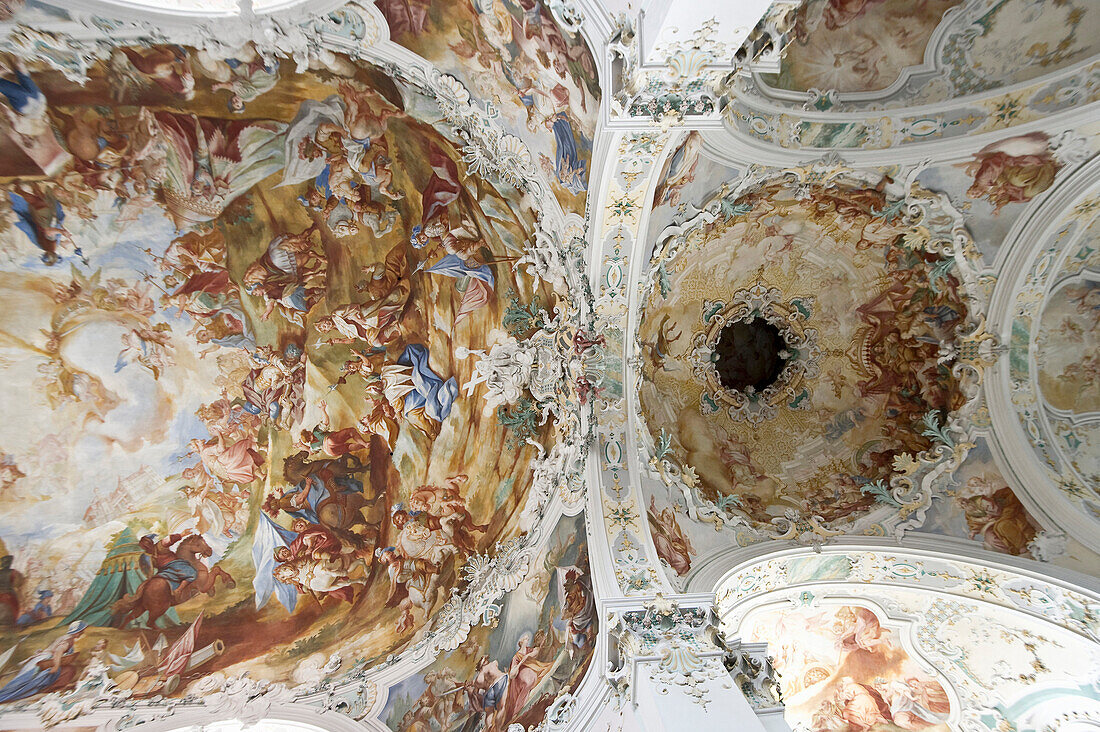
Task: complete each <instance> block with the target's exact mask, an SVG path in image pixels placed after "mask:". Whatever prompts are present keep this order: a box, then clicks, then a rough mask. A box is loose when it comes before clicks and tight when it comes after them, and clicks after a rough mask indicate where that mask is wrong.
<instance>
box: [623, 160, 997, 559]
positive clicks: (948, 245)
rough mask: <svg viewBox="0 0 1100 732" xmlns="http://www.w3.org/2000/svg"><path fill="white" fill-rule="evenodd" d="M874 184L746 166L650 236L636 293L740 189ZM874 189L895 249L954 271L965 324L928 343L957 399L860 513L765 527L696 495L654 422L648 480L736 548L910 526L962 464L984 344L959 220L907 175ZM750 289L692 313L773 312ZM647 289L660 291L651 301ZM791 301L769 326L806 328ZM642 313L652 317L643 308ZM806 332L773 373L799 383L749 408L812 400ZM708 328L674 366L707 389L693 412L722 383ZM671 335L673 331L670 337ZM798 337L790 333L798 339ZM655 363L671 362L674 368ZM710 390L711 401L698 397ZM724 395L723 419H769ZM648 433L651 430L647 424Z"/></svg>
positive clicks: (725, 216) (728, 209) (658, 282)
mask: <svg viewBox="0 0 1100 732" xmlns="http://www.w3.org/2000/svg"><path fill="white" fill-rule="evenodd" d="M872 181H874V182H873V183H872ZM883 184H884V183H883V181H881V180H877V179H876V178H875V176H867V175H864V174H861V173H858V172H856V171H853V170H851V169H850V168H847V167H846V166H844V165H843V164H841V163H839V162H837V161H835V160H824V161H821V162H819V163H816V164H814V165H810V166H805V167H801V168H794V169H788V170H784V171H778V172H769V171H763V170H752V169H750V170H749V172H748V174H747V175H746V176H745V177H744V178H743V179H742V181H741V182H740V183H739V185H738V186H737V187H736V188H734V189H732V190H730V189H725V190H723V191H721V192H720V193H719V194H718V195H717V196H715V197H714V198H712V199H711V200H710V201H709V202H708V203H707V204H706V205H705V206H704V208H703V209H701V210H699V209H694V210H692V209H688V210H686V211H685V212H683V213H682V214H681V215H680V217H679V219H678V220H677V221H676V223H674V224H673V225H671V226H670V227H668V228H667V229H666V230H665V231H664V232H663V233H662V235H661V236H660V237H659V239H658V245H657V248H656V250H655V253H654V256H653V259H652V261H651V264H650V268H649V273H648V278H647V279H646V280H645V285H644V289H643V293H644V296H645V297H649V298H651V299H652V300H653V301H656V302H660V301H661V299H660V298H661V297H664V296H665V293H666V292H667V289H668V278H669V276H670V272H671V271H672V270H671V268H672V267H673V266H674V264H675V262H676V261H677V258H678V257H683V256H684V255H683V254H682V251H683V250H684V249H685V248H691V247H693V246H698V242H700V241H705V236H706V235H705V234H704V232H707V231H710V230H711V229H713V228H714V227H716V226H721V225H723V223H724V222H726V221H731V220H733V221H736V220H739V219H737V217H739V216H744V215H745V214H746V213H748V212H749V211H750V210H751V206H752V204H751V202H749V203H745V201H747V200H749V199H747V198H745V196H746V195H748V194H750V193H751V192H752V191H754V190H760V189H761V188H763V187H766V186H773V188H774V187H776V186H777V188H774V189H775V190H778V191H787V192H788V194H789V195H790V196H792V198H793V199H794V200H802V199H805V198H808V197H810V196H812V195H817V194H814V193H813V191H829V190H835V191H841V190H843V189H844V187H845V186H874V185H883ZM884 185H885V191H886V203H885V204H884V207H883V209H881V210H878V209H876V210H875V211H874V212H873V215H874V216H877V217H878V219H876V220H882V221H884V222H887V223H889V225H891V226H897V227H899V228H898V230H899V231H902V230H905V231H907V232H908V233H906V234H905V237H904V241H903V244H902V246H904V247H909V248H911V249H912V250H913V251H920V252H924V253H926V255H927V256H930V257H933V258H938V259H939V261H940V265H939V267H940V271H941V272H942V273H943V274H946V273H947V272H951V273H952V275H953V276H954V277H957V278H958V281H959V284H960V289H961V290H962V291H965V292H966V293H968V294H967V296H966V297H967V299H966V306H965V310H966V316H965V319H964V320H963V321H961V322H959V323H958V324H957V325H956V326H955V328H954V330H953V332H952V333H950V338H949V340H945V341H942V342H940V343H939V345H938V353H937V360H938V362H939V363H940V364H943V365H946V366H949V367H950V369H951V371H952V373H953V374H954V378H955V379H956V380H957V383H958V388H959V389H960V390H961V393H962V399H961V401H960V406H958V408H957V409H955V410H953V411H952V412H951V413H949V414H943V413H939V412H936V413H927V414H925V415H924V422H923V424H921V425H919V426H917V427H916V429H917V430H919V431H922V432H923V435H924V437H926V438H928V439H929V440H930V447H929V448H927V449H925V450H923V451H920V452H919V454H916V453H900V454H898V455H897V456H896V457H895V458H894V460H893V464H892V471H891V472H890V473H889V475H888V476H887V477H885V478H883V479H881V480H880V479H868V480H867V481H866V483H865V484H864V486H863V488H862V492H863V493H864V495H874V496H875V497H876V499H875V502H874V503H873V505H872V507H871V509H870V510H869V511H867V512H866V513H864V514H863V515H854V516H849V517H846V518H842V519H838V518H837V517H828V516H824V515H822V514H819V513H818V512H817V511H814V510H809V511H807V510H803V509H799V508H794V507H787V508H785V509H784V510H783V511H782V512H780V514H779V515H778V516H774V517H773V518H772V519H771V520H770V522H761V521H760V520H752V519H750V518H748V516H747V515H746V513H745V512H744V511H742V510H741V509H740V508H739V501H738V500H737V499H736V497H735V496H734V497H731V496H718V497H714V496H706V495H705V494H704V492H703V491H702V490H701V480H700V477H701V475H700V472H699V470H698V466H696V465H692V464H691V462H690V461H689V460H686V459H685V458H684V456H683V455H677V454H676V450H674V449H672V447H671V443H670V440H669V436H670V435H671V430H670V431H668V432H667V433H666V431H665V428H664V427H663V426H662V427H661V429H660V430H659V431H658V433H656V434H653V437H652V440H653V442H652V443H650V444H651V445H652V447H651V448H650V452H649V454H648V456H647V461H648V463H649V464H650V466H651V467H652V469H653V471H654V474H655V476H656V477H658V478H659V479H660V480H661V481H662V482H663V483H665V484H666V485H667V486H668V487H669V489H670V491H672V492H673V493H674V494H675V495H679V496H681V497H682V500H684V501H685V502H686V508H687V511H688V515H689V516H691V517H692V518H694V519H696V520H702V521H708V522H712V523H714V524H715V528H716V529H720V528H721V527H722V526H723V525H728V526H730V527H731V528H732V529H733V530H734V531H735V532H736V533H737V536H738V541H739V543H742V544H746V543H753V542H756V541H761V540H763V539H765V538H777V539H795V540H797V541H800V542H805V543H811V544H820V543H823V542H825V541H827V540H828V539H829V538H831V537H834V536H838V535H840V534H848V533H855V534H864V533H872V534H879V535H882V534H894V535H896V536H901V535H902V534H903V533H904V532H905V531H907V530H909V529H913V528H916V527H919V526H920V525H921V523H922V522H923V520H924V515H925V513H926V512H927V510H928V508H929V507H930V506H931V502H932V499H933V497H934V496H935V495H936V494H937V491H938V490H941V489H942V487H943V486H944V485H946V483H947V481H949V477H950V475H951V473H952V472H953V471H954V470H955V469H956V468H957V467H958V466H959V465H960V464H961V462H962V461H963V459H965V456H966V454H967V452H968V450H969V447H970V444H971V439H970V438H969V436H968V429H969V428H968V426H967V420H968V419H969V418H970V415H971V414H973V412H974V411H975V410H976V409H977V408H978V406H979V399H980V384H981V380H982V373H983V371H984V369H985V368H986V367H988V366H989V364H990V363H992V362H993V359H994V342H995V341H994V339H993V338H992V336H991V335H990V334H989V333H987V332H986V331H985V327H984V317H985V316H984V307H985V306H984V305H983V302H984V299H985V296H984V295H983V294H981V292H980V291H979V288H978V286H977V285H978V276H977V271H978V270H977V266H976V252H975V250H974V248H973V245H972V244H971V242H970V238H969V235H968V234H967V232H966V229H965V228H964V226H963V225H962V222H961V217H960V216H959V215H958V214H957V213H956V212H955V211H954V209H953V207H952V206H951V204H950V203H949V202H947V200H946V199H945V198H944V197H943V196H940V195H936V194H932V193H929V192H927V191H924V190H922V189H920V188H919V187H917V186H915V185H913V184H912V183H911V181H907V182H906V184H905V185H898V184H892V183H885V184H884ZM693 242H694V243H693ZM922 256H924V255H922ZM932 276H933V277H936V276H938V275H935V274H933V275H932ZM933 286H934V285H933ZM759 289H760V292H759V293H756V295H755V296H752V295H751V293H748V291H746V293H747V294H746V296H745V297H744V298H742V299H743V300H744V301H745V302H741V301H737V304H736V305H730V306H725V305H723V306H719V305H718V303H717V302H715V304H714V305H713V307H712V308H711V309H709V310H708V309H706V308H704V310H705V312H704V317H705V316H706V315H708V314H710V313H711V312H712V311H713V312H714V313H719V312H722V307H733V308H734V312H735V313H736V314H737V315H738V316H739V317H748V316H749V315H751V314H753V313H764V312H766V311H767V310H768V309H769V307H773V306H772V303H776V302H782V298H781V296H780V295H779V294H778V293H772V295H771V296H769V295H768V290H767V289H765V288H764V287H762V286H761V287H760V288H759ZM659 294H660V297H658V295H659ZM798 300H799V298H798V297H795V298H794V299H793V300H790V301H789V302H787V303H784V304H783V309H782V310H774V311H772V316H771V318H769V321H770V322H775V323H777V324H778V323H780V322H783V323H785V325H784V328H791V329H795V328H798V327H799V326H798V324H799V323H800V322H802V321H803V320H807V321H808V322H809V323H810V324H814V321H813V312H814V309H813V308H809V307H806V305H805V303H801V304H802V306H801V307H799V306H798V305H799V304H800V302H796V301H798ZM731 302H732V300H731ZM647 317H650V318H653V317H658V316H653V315H649V314H647ZM660 317H663V316H660ZM671 329H672V326H671V325H668V324H665V325H662V327H661V328H660V330H661V332H662V333H664V332H665V331H671ZM810 330H811V331H813V332H811V333H804V332H803V331H801V329H800V330H799V334H798V336H797V337H796V338H795V340H794V341H788V342H802V343H803V344H804V345H805V346H806V348H805V351H806V354H807V355H808V356H809V358H808V359H807V360H806V361H805V362H804V363H805V364H806V367H805V371H803V370H801V369H800V368H799V366H798V364H799V361H798V360H797V359H796V360H795V361H794V362H793V364H788V366H787V369H785V370H784V372H783V373H784V374H788V370H789V374H790V378H798V379H799V383H800V385H801V384H802V383H803V381H802V380H803V379H804V380H805V382H804V383H805V384H806V387H805V388H799V389H797V390H794V391H792V392H790V393H788V392H786V391H782V389H781V387H782V386H783V385H785V384H786V382H785V377H784V375H781V376H780V379H779V381H777V382H776V384H775V385H774V386H773V387H769V388H768V389H765V390H764V394H763V396H762V397H761V398H759V400H758V401H759V402H760V403H763V404H764V405H772V404H773V403H774V406H775V408H776V409H785V410H792V409H795V407H798V406H799V405H801V404H802V402H803V401H805V400H809V399H811V398H812V397H811V388H812V387H813V383H814V378H813V375H814V373H815V372H816V371H818V370H819V367H818V365H817V358H816V356H815V355H814V354H815V353H816V352H818V351H821V350H824V349H823V347H818V346H815V345H814V344H813V337H814V335H816V331H817V330H819V329H810ZM712 331H714V332H712ZM717 331H718V328H717V327H716V326H714V327H712V328H711V329H710V330H707V331H705V334H704V333H700V334H698V335H697V336H696V337H695V340H696V341H698V343H697V344H694V343H693V345H695V346H696V348H695V351H694V354H693V355H692V357H691V359H690V363H685V364H679V367H680V368H685V367H690V368H691V369H692V373H693V374H695V375H696V378H700V377H701V378H702V379H703V382H704V383H705V384H706V385H707V386H706V390H705V392H704V396H703V397H702V400H701V402H700V405H701V406H700V408H701V411H703V412H704V413H705V412H707V411H711V412H714V411H717V410H713V409H709V410H708V406H707V405H708V400H710V399H713V401H714V402H718V403H720V404H723V405H725V404H726V403H727V402H724V401H719V400H721V399H725V400H729V399H730V398H731V397H730V396H729V394H730V392H729V391H728V390H720V389H717V388H715V387H716V386H717V385H718V384H717V379H716V378H714V377H713V376H712V375H710V373H709V371H708V364H707V361H708V360H709V359H708V358H706V356H707V354H708V352H709V350H708V347H707V346H706V343H707V342H709V341H708V339H709V340H710V341H713V340H714V336H715V334H716V332H717ZM672 335H673V336H675V335H676V334H675V333H672ZM664 337H666V338H667V337H668V336H667V335H666V336H664ZM636 338H637V339H638V340H636V341H635V344H636V346H635V347H636V349H637V352H639V353H643V354H644V353H649V352H653V353H655V354H657V356H656V358H657V359H658V360H657V361H654V362H653V364H652V365H649V366H645V368H649V369H652V373H654V374H661V373H663V372H666V371H667V369H666V367H665V366H663V365H660V364H661V362H662V360H663V362H664V363H665V364H667V363H668V360H667V358H666V357H665V355H664V354H663V353H662V351H661V347H660V341H658V343H657V346H656V347H655V348H656V350H653V349H654V347H651V346H647V345H644V344H642V342H641V340H640V336H636ZM799 339H802V340H801V341H799ZM643 363H644V362H643V361H642V360H641V359H640V358H639V359H638V360H637V361H636V366H637V367H642V366H643ZM667 368H676V366H668V367H667ZM668 373H670V374H671V373H674V372H668ZM796 374H797V376H796ZM668 378H671V376H670V377H668ZM803 391H805V393H803ZM712 394H713V395H714V396H708V395H712ZM754 396H755V395H754ZM800 397H802V398H801V399H800ZM733 398H735V399H737V400H738V401H737V402H736V403H734V404H733V405H732V406H731V407H729V416H730V417H731V418H741V417H742V415H743V414H744V416H746V417H748V419H749V420H750V421H752V423H753V424H761V423H763V422H764V420H766V419H769V418H774V417H775V411H774V410H772V409H767V410H765V409H764V408H762V407H761V406H758V405H757V404H755V403H754V402H753V401H752V400H751V399H750V398H748V397H747V396H745V395H741V394H736V396H735V397H733ZM796 411H797V410H796ZM753 420H755V421H753ZM650 429H651V430H655V429H656V428H655V427H654V426H653V425H650Z"/></svg>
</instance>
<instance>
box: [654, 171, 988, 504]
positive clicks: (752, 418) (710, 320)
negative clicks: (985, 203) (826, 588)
mask: <svg viewBox="0 0 1100 732" xmlns="http://www.w3.org/2000/svg"><path fill="white" fill-rule="evenodd" d="M700 218H701V220H700V221H697V222H696V223H698V225H696V226H690V225H689V226H688V227H687V228H688V229H689V230H688V233H686V234H684V235H682V236H680V237H678V238H677V239H676V244H675V245H674V246H669V247H667V248H662V249H660V250H659V251H658V254H657V255H656V257H655V259H654V262H653V269H654V274H653V279H654V284H653V286H652V287H651V288H650V290H649V292H648V297H647V299H646V300H645V303H644V310H643V315H642V321H641V325H640V327H639V330H638V339H639V341H640V344H641V348H642V355H643V358H642V362H641V377H642V378H641V385H640V393H639V396H640V409H641V413H642V415H643V416H644V418H645V421H646V424H647V425H648V427H649V429H650V431H651V433H652V435H653V438H654V440H655V441H656V442H658V443H659V444H668V445H670V449H671V452H672V454H674V455H675V456H676V457H677V459H678V460H679V461H681V464H682V467H685V468H687V467H690V468H693V469H694V474H695V476H697V489H698V491H699V492H700V494H701V495H702V496H703V497H704V498H705V499H706V500H708V501H712V502H715V503H717V504H719V505H721V506H723V507H727V508H730V509H731V510H733V511H734V512H735V513H738V514H741V515H743V516H744V517H746V518H747V519H748V520H750V521H751V522H753V523H754V524H755V525H763V526H766V525H769V524H771V523H772V522H773V520H774V519H776V518H782V517H785V516H789V515H792V514H791V512H792V511H793V512H795V514H794V515H811V516H816V517H819V518H820V519H821V520H823V521H824V522H825V523H826V524H829V525H842V524H851V523H852V522H853V521H854V520H855V519H857V518H859V517H860V516H862V515H864V514H866V513H868V512H869V511H870V510H871V509H873V508H876V507H881V506H882V501H884V500H889V495H888V494H887V495H882V491H884V490H885V488H884V486H885V485H886V484H887V483H888V482H889V480H890V477H891V475H892V473H893V471H894V462H895V460H896V459H897V458H898V457H899V456H900V455H902V454H908V455H916V454H918V453H921V452H924V451H926V450H928V449H929V448H930V447H931V446H932V442H931V440H930V438H929V436H927V435H926V434H924V432H926V431H927V429H928V428H927V424H926V422H925V420H926V418H929V417H930V415H931V417H932V418H934V417H935V416H936V415H940V416H942V415H946V414H947V413H949V412H951V411H952V410H955V409H958V408H959V407H960V406H962V404H963V403H964V401H965V397H964V395H963V391H962V390H961V389H960V387H959V384H958V382H957V378H956V376H955V375H954V374H953V373H952V370H951V368H950V366H949V365H948V363H947V361H948V358H947V357H946V354H947V353H948V351H949V348H948V346H949V344H951V343H952V342H953V341H954V340H955V338H956V331H957V329H958V328H959V327H960V326H961V325H962V324H964V323H965V322H966V320H967V315H968V312H967V305H966V297H965V293H964V291H963V289H962V287H961V283H960V279H959V278H958V276H957V274H956V273H955V272H954V271H953V270H952V268H951V261H950V260H949V259H945V258H943V257H942V256H941V255H940V254H938V253H936V251H935V247H931V248H930V247H928V246H926V245H927V243H928V229H927V228H924V227H922V226H920V225H914V222H913V221H911V220H910V219H909V218H908V217H907V216H906V215H905V214H904V212H903V211H902V208H901V206H900V205H899V204H897V203H893V202H892V201H891V200H890V199H889V198H888V197H887V196H886V195H885V194H884V193H883V192H881V191H880V190H875V189H873V188H870V187H862V188H861V187H856V186H852V185H849V186H830V187H823V186H819V185H807V186H804V187H795V186H791V185H786V184H784V183H772V184H767V185H764V186H763V187H761V188H759V189H758V190H755V191H753V192H750V193H748V194H746V195H743V196H741V197H739V198H737V199H736V200H733V201H725V202H724V203H723V205H722V207H721V213H720V214H719V215H718V216H709V215H706V214H704V215H703V216H702V217H700ZM692 479H695V478H694V477H693V478H692Z"/></svg>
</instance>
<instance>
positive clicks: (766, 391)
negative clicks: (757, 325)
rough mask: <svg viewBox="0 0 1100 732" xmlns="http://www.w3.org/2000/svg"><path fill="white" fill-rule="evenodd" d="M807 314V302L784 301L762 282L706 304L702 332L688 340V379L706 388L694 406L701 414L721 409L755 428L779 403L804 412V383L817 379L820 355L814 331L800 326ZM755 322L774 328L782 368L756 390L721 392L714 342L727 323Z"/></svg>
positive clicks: (806, 399)
mask: <svg viewBox="0 0 1100 732" xmlns="http://www.w3.org/2000/svg"><path fill="white" fill-rule="evenodd" d="M812 310H813V300H812V298H808V297H794V298H792V299H790V300H789V301H788V302H784V301H783V297H782V294H781V293H780V291H779V290H778V289H776V288H774V287H766V286H765V285H764V284H762V283H761V284H757V285H755V286H753V287H752V288H749V289H745V290H738V291H737V292H735V293H734V295H733V297H732V298H731V299H730V301H729V302H722V301H706V302H705V303H704V307H703V312H702V314H701V320H702V325H703V330H702V331H699V332H696V333H694V334H693V335H692V338H691V344H692V351H691V369H692V375H693V376H694V377H695V378H696V379H698V380H700V381H702V382H703V383H704V384H705V385H706V390H707V398H706V399H705V400H704V401H703V402H702V403H701V404H700V409H701V411H702V413H703V414H713V413H714V412H716V411H718V410H719V409H720V408H723V407H724V408H725V410H726V414H727V415H728V416H729V417H730V419H733V420H738V421H740V420H747V421H748V422H750V423H752V424H759V423H760V422H763V421H764V420H766V419H770V418H771V417H774V416H775V414H776V410H777V409H778V408H779V407H780V406H782V405H787V406H791V408H794V409H809V403H810V400H812V398H813V397H812V395H811V390H810V388H809V386H807V385H806V383H807V380H808V379H812V378H813V377H814V376H817V375H818V372H819V371H820V368H819V365H818V361H819V359H820V355H821V354H820V351H819V349H818V347H817V330H816V329H815V328H807V327H806V325H805V324H806V319H807V318H808V317H809V315H810V313H811V312H812ZM757 318H761V319H763V320H764V321H765V322H767V323H770V324H771V325H772V326H773V327H775V328H776V330H778V332H779V335H780V337H781V338H782V339H783V343H784V346H785V348H784V351H783V352H781V354H780V355H781V357H782V358H783V360H784V366H783V368H782V370H781V371H780V372H779V376H778V377H777V378H776V380H775V381H774V382H773V383H772V384H769V385H768V386H766V387H764V388H763V389H760V390H759V391H758V390H756V389H755V388H753V387H752V385H749V386H748V387H746V388H745V389H744V390H738V389H730V388H727V387H726V386H725V385H724V384H723V383H722V381H721V379H720V378H719V374H718V370H717V368H716V367H715V365H716V357H715V352H716V347H717V345H718V341H719V339H720V337H721V335H722V332H723V330H724V329H725V328H726V327H728V326H729V325H732V324H734V323H750V322H752V321H753V320H755V319H757ZM735 357H736V356H735ZM792 405H793V406H792Z"/></svg>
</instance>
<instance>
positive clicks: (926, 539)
mask: <svg viewBox="0 0 1100 732" xmlns="http://www.w3.org/2000/svg"><path fill="white" fill-rule="evenodd" d="M777 544H780V542H774V541H773V542H763V543H761V544H753V545H751V546H747V547H730V548H727V549H720V550H718V551H715V552H712V553H710V554H708V555H706V556H705V557H702V558H700V559H699V560H697V561H696V563H695V568H693V569H692V572H691V574H690V575H689V577H688V583H687V589H688V590H689V591H692V592H702V591H706V592H717V591H718V589H719V588H720V587H721V586H722V584H723V583H724V582H725V581H726V580H727V579H728V578H729V577H730V576H732V575H733V574H735V573H737V572H738V571H739V570H741V569H742V568H744V567H746V566H748V565H751V564H755V563H758V562H760V561H762V560H765V559H778V558H781V557H791V556H814V555H815V554H848V553H852V552H858V551H872V552H881V551H884V550H886V551H896V552H897V553H899V554H908V555H912V556H920V557H927V558H932V559H940V560H944V561H967V562H974V563H976V564H981V565H983V566H987V567H995V568H998V569H1001V570H1003V571H1006V572H1011V573H1013V574H1018V575H1022V576H1026V577H1030V578H1034V579H1038V580H1041V581H1043V582H1048V583H1050V584H1054V585H1058V586H1060V587H1063V588H1064V589H1068V590H1072V591H1074V592H1079V593H1081V594H1083V595H1088V596H1091V597H1093V598H1095V599H1096V600H1097V601H1100V578H1097V577H1090V576H1089V575H1086V574H1083V573H1081V572H1076V571H1074V570H1072V569H1066V568H1064V567H1058V566H1054V565H1051V564H1048V563H1043V562H1038V561H1036V560H1034V559H1025V558H1023V557H1014V556H1010V555H1007V554H1001V553H999V552H992V551H989V550H987V549H982V548H980V547H978V546H975V544H974V543H973V542H969V541H966V540H965V539H956V538H954V537H947V536H940V535H939V534H925V533H916V532H914V533H912V534H908V535H906V537H905V539H904V540H903V541H900V542H898V541H895V540H894V539H891V538H888V537H870V536H838V537H836V538H835V539H833V540H832V541H831V542H830V543H829V544H826V545H824V546H822V547H820V551H815V549H814V548H811V547H806V546H800V545H796V544H794V543H793V542H783V543H782V545H780V546H776V545H777ZM907 587H908V585H907Z"/></svg>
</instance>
